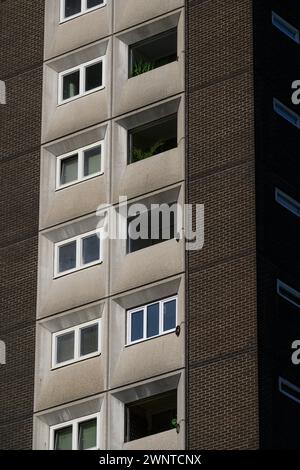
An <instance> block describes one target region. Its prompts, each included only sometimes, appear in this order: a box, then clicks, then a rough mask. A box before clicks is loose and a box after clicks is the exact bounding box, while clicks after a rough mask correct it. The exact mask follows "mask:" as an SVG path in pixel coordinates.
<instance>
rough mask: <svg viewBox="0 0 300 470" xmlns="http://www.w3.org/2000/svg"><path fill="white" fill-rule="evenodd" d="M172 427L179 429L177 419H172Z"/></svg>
mask: <svg viewBox="0 0 300 470" xmlns="http://www.w3.org/2000/svg"><path fill="white" fill-rule="evenodd" d="M171 427H172V428H176V427H177V419H176V418H172V419H171Z"/></svg>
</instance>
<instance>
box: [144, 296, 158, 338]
mask: <svg viewBox="0 0 300 470" xmlns="http://www.w3.org/2000/svg"><path fill="white" fill-rule="evenodd" d="M158 334H159V303H157V304H153V305H149V307H147V338H150V337H151V336H155V335H158Z"/></svg>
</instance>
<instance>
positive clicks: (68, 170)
mask: <svg viewBox="0 0 300 470" xmlns="http://www.w3.org/2000/svg"><path fill="white" fill-rule="evenodd" d="M77 179H78V155H72V156H71V157H68V158H64V159H63V160H62V161H61V166H60V184H67V183H71V182H72V181H76V180H77Z"/></svg>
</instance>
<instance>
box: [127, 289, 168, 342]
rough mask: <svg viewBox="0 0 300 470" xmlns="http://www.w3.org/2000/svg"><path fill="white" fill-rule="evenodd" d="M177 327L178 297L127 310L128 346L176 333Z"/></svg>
mask: <svg viewBox="0 0 300 470" xmlns="http://www.w3.org/2000/svg"><path fill="white" fill-rule="evenodd" d="M176 325H177V297H176V296H175V297H170V298H167V299H164V300H160V301H157V302H153V303H151V304H148V305H145V306H143V307H138V308H135V309H131V310H127V344H133V343H137V342H140V341H144V340H145V339H148V338H154V337H156V336H160V335H163V334H165V333H169V332H171V331H175V329H176Z"/></svg>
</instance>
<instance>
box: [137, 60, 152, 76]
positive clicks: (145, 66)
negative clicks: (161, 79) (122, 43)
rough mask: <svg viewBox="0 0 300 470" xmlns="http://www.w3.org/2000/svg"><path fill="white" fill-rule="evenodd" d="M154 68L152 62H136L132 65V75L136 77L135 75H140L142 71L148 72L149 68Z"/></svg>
mask: <svg viewBox="0 0 300 470" xmlns="http://www.w3.org/2000/svg"><path fill="white" fill-rule="evenodd" d="M152 69H154V63H153V62H144V61H142V60H141V61H140V62H136V63H135V64H134V65H133V70H132V76H133V77H136V76H137V75H141V74H142V73H145V72H149V71H150V70H152Z"/></svg>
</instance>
